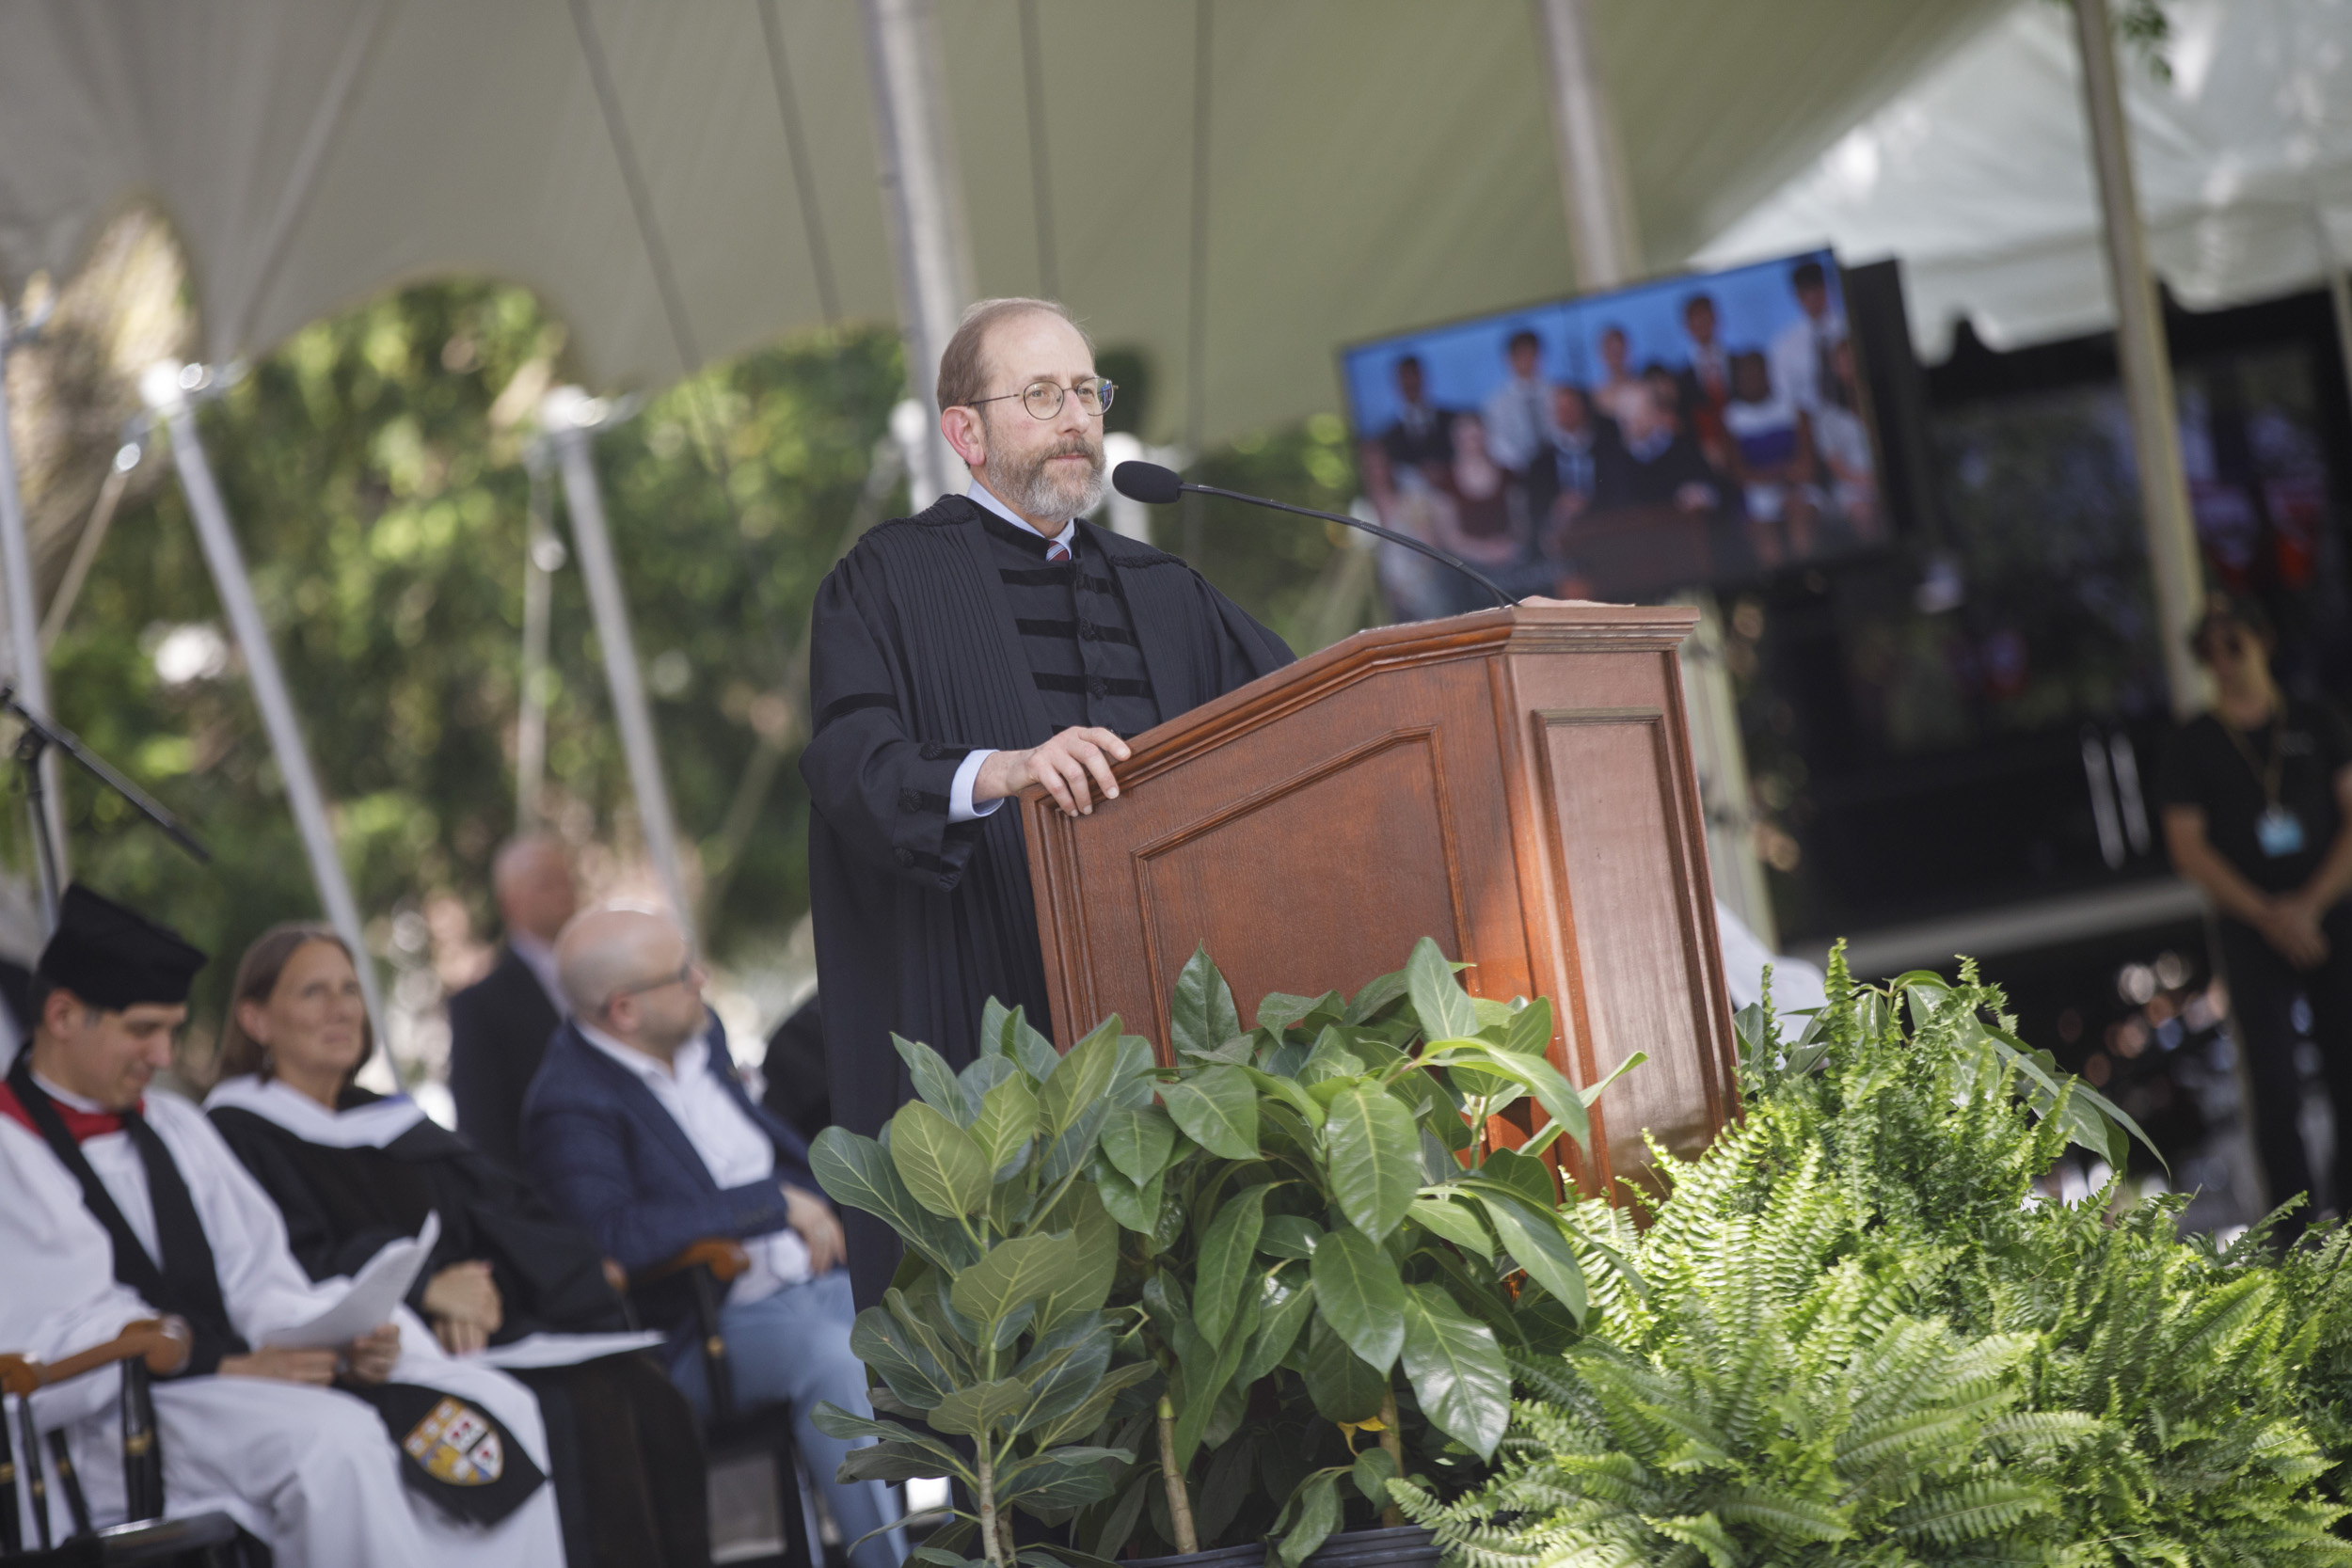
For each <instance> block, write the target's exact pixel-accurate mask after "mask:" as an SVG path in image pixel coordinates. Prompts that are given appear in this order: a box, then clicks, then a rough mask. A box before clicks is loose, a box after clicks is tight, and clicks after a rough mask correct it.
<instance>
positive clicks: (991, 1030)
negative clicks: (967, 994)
mask: <svg viewBox="0 0 2352 1568" xmlns="http://www.w3.org/2000/svg"><path fill="white" fill-rule="evenodd" d="M1011 1049H1012V1009H1011V1008H1009V1007H1008V1006H1005V1005H1004V1004H1003V1003H1002V1002H999V1001H997V1000H996V999H995V998H994V997H993V996H992V997H990V998H989V999H988V1000H987V1001H985V1002H983V1003H981V1004H980V1054H981V1055H983V1056H1003V1055H1008V1054H1009V1053H1010V1052H1011Z"/></svg>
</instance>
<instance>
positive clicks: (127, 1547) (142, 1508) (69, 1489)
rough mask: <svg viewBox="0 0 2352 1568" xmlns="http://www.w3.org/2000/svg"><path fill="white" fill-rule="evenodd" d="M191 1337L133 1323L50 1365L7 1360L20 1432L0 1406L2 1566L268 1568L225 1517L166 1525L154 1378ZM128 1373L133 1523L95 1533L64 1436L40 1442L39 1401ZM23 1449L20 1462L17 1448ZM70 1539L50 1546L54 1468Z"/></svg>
mask: <svg viewBox="0 0 2352 1568" xmlns="http://www.w3.org/2000/svg"><path fill="white" fill-rule="evenodd" d="M187 1360H188V1330H187V1325H186V1324H185V1323H181V1322H180V1321H179V1320H177V1319H174V1318H150V1319H145V1320H142V1321H141V1322H138V1323H133V1324H131V1325H130V1326H129V1327H127V1328H125V1329H124V1330H123V1331H122V1332H121V1333H120V1334H119V1335H117V1336H115V1338H112V1339H109V1340H107V1341H106V1342H105V1343H104V1344H103V1345H93V1346H91V1347H90V1348H89V1349H87V1350H85V1351H80V1352H77V1353H76V1354H72V1355H69V1356H67V1357H66V1358H65V1359H64V1360H62V1361H56V1362H52V1363H49V1364H46V1365H44V1364H43V1363H41V1362H39V1361H35V1360H32V1359H30V1358H29V1357H26V1356H22V1355H4V1354H0V1395H12V1396H14V1397H15V1399H16V1402H17V1403H16V1428H17V1431H16V1434H15V1438H16V1440H15V1441H13V1442H12V1441H11V1438H10V1433H9V1431H8V1419H7V1418H6V1411H5V1405H6V1400H5V1399H0V1562H5V1563H8V1564H12V1565H16V1568H36V1565H38V1568H134V1565H142V1568H144V1565H153V1568H163V1565H167V1564H168V1565H172V1568H260V1565H262V1564H265V1563H266V1562H267V1561H268V1553H267V1551H266V1549H265V1548H263V1547H262V1544H261V1543H259V1542H257V1541H255V1540H254V1539H253V1538H252V1537H251V1536H248V1535H246V1534H245V1533H244V1532H242V1531H241V1530H239V1529H238V1528H237V1524H236V1521H235V1520H233V1519H231V1518H230V1517H229V1515H228V1514H226V1513H199V1514H193V1515H190V1516H188V1517H185V1518H180V1519H166V1518H165V1517H164V1516H163V1513H164V1452H163V1448H162V1445H161V1442H160V1440H159V1438H158V1436H157V1434H156V1431H155V1404H154V1400H153V1398H152V1396H151V1394H150V1392H149V1388H148V1381H149V1379H150V1378H151V1377H156V1376H169V1375H170V1374H171V1373H173V1372H176V1371H178V1370H180V1369H181V1368H182V1367H184V1366H186V1365H187ZM117 1365H119V1366H120V1367H121V1369H122V1392H121V1397H120V1403H121V1411H122V1483H123V1492H124V1497H123V1503H124V1510H123V1512H124V1513H125V1515H126V1518H127V1522H126V1523H123V1524H119V1525H116V1526H113V1527H112V1528H107V1529H97V1528H93V1527H92V1525H91V1522H90V1511H89V1499H88V1498H87V1497H86V1496H84V1494H83V1491H82V1480H81V1477H80V1476H79V1475H77V1474H75V1472H74V1468H73V1455H72V1450H71V1449H69V1448H68V1447H67V1446H66V1439H65V1433H63V1432H51V1433H47V1434H46V1448H47V1454H46V1457H44V1455H43V1451H42V1450H43V1447H44V1443H43V1434H42V1433H41V1432H40V1427H39V1425H38V1423H37V1422H36V1421H35V1420H34V1417H33V1395H35V1394H36V1393H38V1392H40V1390H41V1389H43V1388H48V1387H53V1386H56V1385H57V1384H60V1383H65V1382H68V1381H70V1380H72V1379H73V1378H77V1377H81V1376H84V1375H86V1374H87V1373H90V1372H94V1371H97V1370H99V1369H101V1368H103V1367H110V1366H117ZM20 1447H21V1448H22V1449H23V1452H22V1454H21V1456H20V1454H19V1453H18V1451H17V1450H18V1449H19V1448H20ZM20 1465H21V1466H22V1467H23V1470H24V1495H25V1501H26V1503H27V1505H28V1507H27V1509H26V1512H29V1513H31V1514H32V1516H33V1530H34V1534H35V1537H36V1540H37V1542H38V1544H36V1545H35V1546H33V1548H32V1549H30V1550H27V1549H26V1546H25V1542H24V1520H23V1518H22V1516H21V1515H20V1513H19V1511H18V1506H17V1484H16V1483H17V1471H18V1468H19V1466H20ZM53 1466H54V1470H55V1479H56V1485H57V1488H58V1490H59V1491H60V1492H61V1493H62V1494H63V1496H64V1497H65V1505H66V1513H67V1514H68V1515H69V1516H70V1517H71V1518H72V1521H73V1533H72V1535H70V1536H68V1537H67V1538H66V1539H65V1540H64V1541H62V1542H57V1541H54V1540H53V1539H52V1535H53V1529H52V1526H51V1524H50V1518H49V1513H50V1501H49V1486H50V1481H51V1472H52V1467H53Z"/></svg>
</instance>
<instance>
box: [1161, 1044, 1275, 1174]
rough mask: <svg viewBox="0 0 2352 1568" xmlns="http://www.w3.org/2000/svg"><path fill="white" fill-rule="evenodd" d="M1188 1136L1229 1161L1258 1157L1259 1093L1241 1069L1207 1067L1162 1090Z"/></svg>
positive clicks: (1163, 1096)
mask: <svg viewBox="0 0 2352 1568" xmlns="http://www.w3.org/2000/svg"><path fill="white" fill-rule="evenodd" d="M1160 1099H1161V1101H1163V1102H1164V1103H1165V1104H1166V1105H1167V1106H1168V1115H1169V1116H1171V1117H1174V1118H1175V1119H1176V1125H1177V1126H1178V1127H1180V1128H1182V1129H1184V1135H1185V1136H1186V1137H1188V1138H1190V1139H1191V1140H1192V1141H1193V1142H1194V1143H1197V1144H1199V1145H1200V1147H1201V1148H1205V1149H1207V1150H1208V1151H1209V1152H1210V1153H1212V1154H1215V1155H1216V1156H1217V1157H1218V1158H1220V1159H1225V1160H1254V1159H1256V1158H1257V1157H1258V1091H1257V1087H1256V1085H1252V1084H1251V1083H1250V1082H1249V1076H1248V1073H1246V1072H1244V1071H1243V1070H1242V1069H1240V1068H1237V1067H1230V1066H1222V1065H1220V1066H1217V1067H1212V1068H1204V1069H1201V1070H1200V1071H1199V1072H1196V1073H1193V1074H1192V1075H1191V1076H1190V1077H1188V1078H1185V1079H1184V1080H1183V1081H1181V1082H1179V1083H1174V1084H1170V1085H1168V1086H1167V1087H1166V1088H1164V1089H1162V1090H1161V1091H1160Z"/></svg>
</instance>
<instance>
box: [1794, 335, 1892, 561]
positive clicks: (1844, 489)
mask: <svg viewBox="0 0 2352 1568" xmlns="http://www.w3.org/2000/svg"><path fill="white" fill-rule="evenodd" d="M1830 362H1831V365H1832V366H1833V368H1835V369H1836V372H1837V385H1838V388H1839V390H1840V392H1841V393H1842V396H1841V397H1839V398H1837V399H1833V400H1830V401H1826V402H1824V403H1823V404H1821V406H1820V407H1819V408H1817V409H1815V410H1814V411H1813V413H1812V414H1811V415H1810V416H1809V418H1810V420H1811V422H1812V426H1813V450H1814V451H1816V452H1818V453H1819V454H1820V459H1821V466H1822V467H1825V468H1827V469H1828V470H1829V472H1828V474H1827V476H1826V478H1827V479H1828V482H1829V483H1828V490H1829V499H1830V500H1831V501H1832V503H1834V504H1835V505H1836V509H1837V515H1838V516H1840V517H1841V518H1843V519H1844V520H1845V523H1846V526H1847V527H1848V528H1850V529H1851V530H1853V532H1854V537H1855V538H1856V539H1859V540H1868V539H1875V538H1877V537H1878V531H1879V522H1878V516H1879V513H1878V506H1879V485H1878V466H1877V464H1876V462H1875V461H1874V460H1873V459H1872V457H1871V455H1870V427H1869V426H1868V425H1867V424H1865V423H1863V422H1862V416H1861V414H1859V413H1858V412H1856V410H1858V409H1859V408H1861V406H1862V389H1861V385H1860V380H1859V378H1858V377H1857V376H1856V375H1855V374H1854V364H1853V344H1852V342H1851V341H1844V342H1840V343H1839V344H1838V345H1837V346H1836V348H1835V349H1833V350H1832V351H1831V353H1830Z"/></svg>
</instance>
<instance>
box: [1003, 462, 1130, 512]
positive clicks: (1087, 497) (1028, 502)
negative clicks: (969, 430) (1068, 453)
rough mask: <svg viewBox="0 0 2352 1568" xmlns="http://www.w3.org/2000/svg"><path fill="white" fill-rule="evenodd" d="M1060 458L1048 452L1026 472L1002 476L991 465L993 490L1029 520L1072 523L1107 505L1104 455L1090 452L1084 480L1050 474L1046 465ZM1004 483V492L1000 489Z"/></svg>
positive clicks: (1016, 470) (1008, 472) (1010, 471)
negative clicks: (1055, 520) (1052, 520)
mask: <svg viewBox="0 0 2352 1568" xmlns="http://www.w3.org/2000/svg"><path fill="white" fill-rule="evenodd" d="M1056 455H1057V453H1054V452H1050V451H1049V452H1045V453H1043V454H1041V456H1039V458H1038V459H1037V460H1036V461H1035V462H1033V463H1031V464H1029V465H1028V466H1027V467H1022V468H1008V469H1006V470H1004V471H1003V472H1002V473H1001V474H1000V473H998V472H997V471H996V468H995V466H994V465H993V464H992V465H990V472H989V486H988V487H989V490H990V491H991V492H992V493H993V494H994V496H995V497H996V499H998V500H1000V501H1003V502H1004V503H1005V504H1006V505H1007V506H1009V507H1011V508H1012V509H1013V510H1014V511H1015V512H1018V513H1020V514H1022V515H1024V516H1028V517H1049V518H1057V519H1061V520H1065V521H1066V520H1068V519H1069V518H1072V517H1078V516H1083V515H1086V514H1087V513H1089V512H1091V511H1093V510H1094V509H1095V508H1096V507H1098V506H1100V505H1102V504H1103V496H1104V481H1103V454H1102V453H1101V452H1100V451H1092V452H1089V456H1090V457H1091V458H1092V460H1093V461H1092V464H1091V466H1090V467H1089V468H1088V469H1087V472H1086V476H1085V477H1084V478H1083V479H1081V478H1078V477H1075V476H1073V475H1059V476H1057V475H1055V474H1052V473H1049V472H1047V471H1046V467H1045V466H1046V464H1047V463H1049V462H1051V461H1052V460H1053V459H1054V457H1055V456H1056ZM999 479H1001V480H1002V482H1003V483H1004V488H1003V489H1001V490H999V489H997V487H996V485H997V481H998V480H999Z"/></svg>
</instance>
